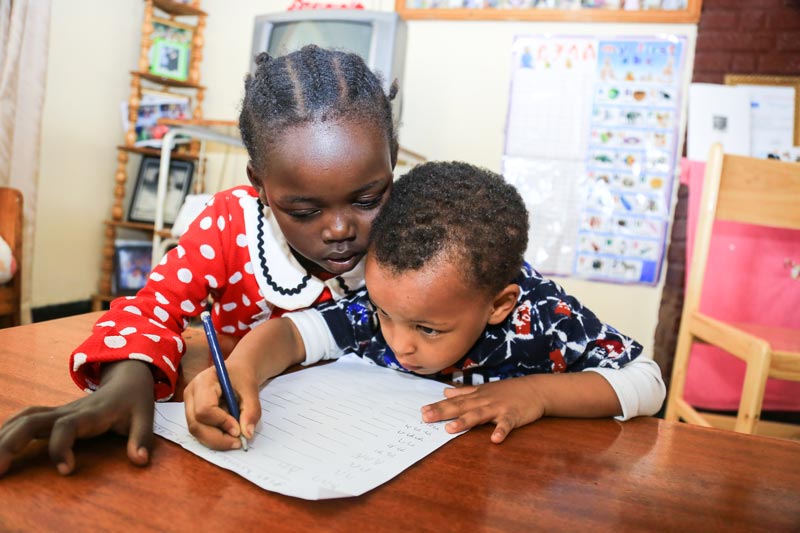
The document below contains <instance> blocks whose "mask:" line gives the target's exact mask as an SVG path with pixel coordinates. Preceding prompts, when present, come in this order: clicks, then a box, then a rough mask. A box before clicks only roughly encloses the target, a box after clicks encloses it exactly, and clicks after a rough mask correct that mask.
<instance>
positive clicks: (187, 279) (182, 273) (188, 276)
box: [178, 268, 194, 283]
mask: <svg viewBox="0 0 800 533" xmlns="http://www.w3.org/2000/svg"><path fill="white" fill-rule="evenodd" d="M193 277H194V276H193V275H192V271H191V270H189V269H188V268H181V269H180V270H178V279H179V280H180V281H182V282H183V283H191V282H192V278H193Z"/></svg>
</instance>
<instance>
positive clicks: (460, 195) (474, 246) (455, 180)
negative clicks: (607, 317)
mask: <svg viewBox="0 0 800 533" xmlns="http://www.w3.org/2000/svg"><path fill="white" fill-rule="evenodd" d="M527 246H528V211H527V209H526V208H525V203H524V202H523V200H522V197H521V196H520V194H519V192H517V189H516V188H514V186H512V185H509V184H508V183H506V182H505V180H504V179H503V177H502V176H499V175H498V174H495V173H494V172H491V171H489V170H486V169H484V168H479V167H476V166H473V165H470V164H467V163H460V162H450V163H448V162H431V163H424V164H422V165H419V166H417V167H414V168H413V169H412V170H411V171H409V172H408V173H407V174H405V175H404V176H403V177H401V178H400V179H398V180H397V181H396V182H395V184H394V188H393V189H392V193H391V194H390V195H389V199H388V200H387V201H386V204H385V205H384V207H383V208H382V209H381V212H380V213H379V214H378V216H377V217H376V219H375V221H374V222H373V225H372V232H371V234H370V253H372V254H373V258H374V259H375V260H376V261H377V262H378V263H379V264H380V265H381V266H383V267H386V268H388V269H389V270H390V271H391V272H393V273H395V274H401V273H403V272H405V271H408V270H419V269H421V268H423V267H425V266H426V265H428V264H430V263H431V262H432V261H434V260H439V259H445V260H448V261H458V263H459V264H458V267H459V269H462V270H463V272H464V281H465V283H467V285H469V286H474V287H475V288H477V289H478V290H481V291H486V293H488V294H494V293H496V292H498V291H500V290H501V289H502V288H503V287H505V286H506V285H508V284H509V283H511V282H512V281H513V280H514V278H515V277H516V276H517V275H518V274H519V271H520V268H521V267H522V262H523V255H524V253H525V249H526V248H527Z"/></svg>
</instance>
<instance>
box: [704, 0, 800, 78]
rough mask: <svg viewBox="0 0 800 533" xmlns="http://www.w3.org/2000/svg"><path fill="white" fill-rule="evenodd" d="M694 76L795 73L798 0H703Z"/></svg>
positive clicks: (799, 67) (799, 65) (799, 66)
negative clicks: (754, 0)
mask: <svg viewBox="0 0 800 533" xmlns="http://www.w3.org/2000/svg"><path fill="white" fill-rule="evenodd" d="M696 54H697V55H696V59H695V67H694V81H696V82H704V83H722V81H723V77H724V75H725V74H728V73H737V74H763V75H786V76H797V75H800V0H759V1H757V2H753V1H750V0H703V13H702V16H701V18H700V24H699V26H698V36H697V52H696Z"/></svg>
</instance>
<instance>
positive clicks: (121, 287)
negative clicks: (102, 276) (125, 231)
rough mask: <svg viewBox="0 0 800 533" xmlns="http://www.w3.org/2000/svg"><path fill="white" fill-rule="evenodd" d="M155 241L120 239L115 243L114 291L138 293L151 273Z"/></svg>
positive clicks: (121, 293) (118, 292)
mask: <svg viewBox="0 0 800 533" xmlns="http://www.w3.org/2000/svg"><path fill="white" fill-rule="evenodd" d="M152 252H153V243H152V242H150V241H134V240H121V239H118V240H117V241H116V242H115V243H114V293H115V294H119V295H130V294H136V292H138V291H139V289H141V288H142V287H144V284H145V282H146V281H147V277H148V276H149V275H150V267H151V262H150V261H151V256H152Z"/></svg>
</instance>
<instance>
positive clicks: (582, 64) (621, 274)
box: [503, 36, 685, 284]
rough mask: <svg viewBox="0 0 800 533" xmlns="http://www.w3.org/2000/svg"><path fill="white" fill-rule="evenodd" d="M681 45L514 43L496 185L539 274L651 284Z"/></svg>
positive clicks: (673, 41)
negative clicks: (526, 216) (508, 192)
mask: <svg viewBox="0 0 800 533" xmlns="http://www.w3.org/2000/svg"><path fill="white" fill-rule="evenodd" d="M684 53H685V37H681V36H661V37H658V38H649V37H617V38H608V39H602V38H598V37H585V36H584V37H558V36H556V37H549V36H520V37H517V38H516V39H515V41H514V46H513V61H514V67H513V69H512V72H513V74H512V82H511V97H510V101H509V113H508V125H507V130H506V146H505V155H504V158H503V175H504V176H505V178H506V180H508V181H509V182H510V183H512V184H514V185H515V186H517V188H518V189H519V190H520V192H521V193H522V195H523V197H524V198H525V201H526V204H527V205H528V209H529V211H530V223H531V234H530V244H529V247H528V251H527V253H526V259H527V260H528V261H529V262H530V263H531V264H532V265H533V266H534V267H535V268H537V269H538V270H540V271H541V272H543V273H545V274H554V275H561V276H570V275H572V276H579V277H584V278H588V279H596V280H603V281H614V282H622V283H646V284H656V283H658V278H659V275H660V270H661V264H662V262H663V257H664V249H665V243H666V236H667V228H668V226H669V217H670V203H671V199H672V183H673V181H674V179H675V176H676V175H677V171H678V168H679V167H678V164H677V163H678V145H679V137H680V135H679V131H680V122H681V121H680V112H681V97H682V95H681V88H682V72H683V70H684Z"/></svg>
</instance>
